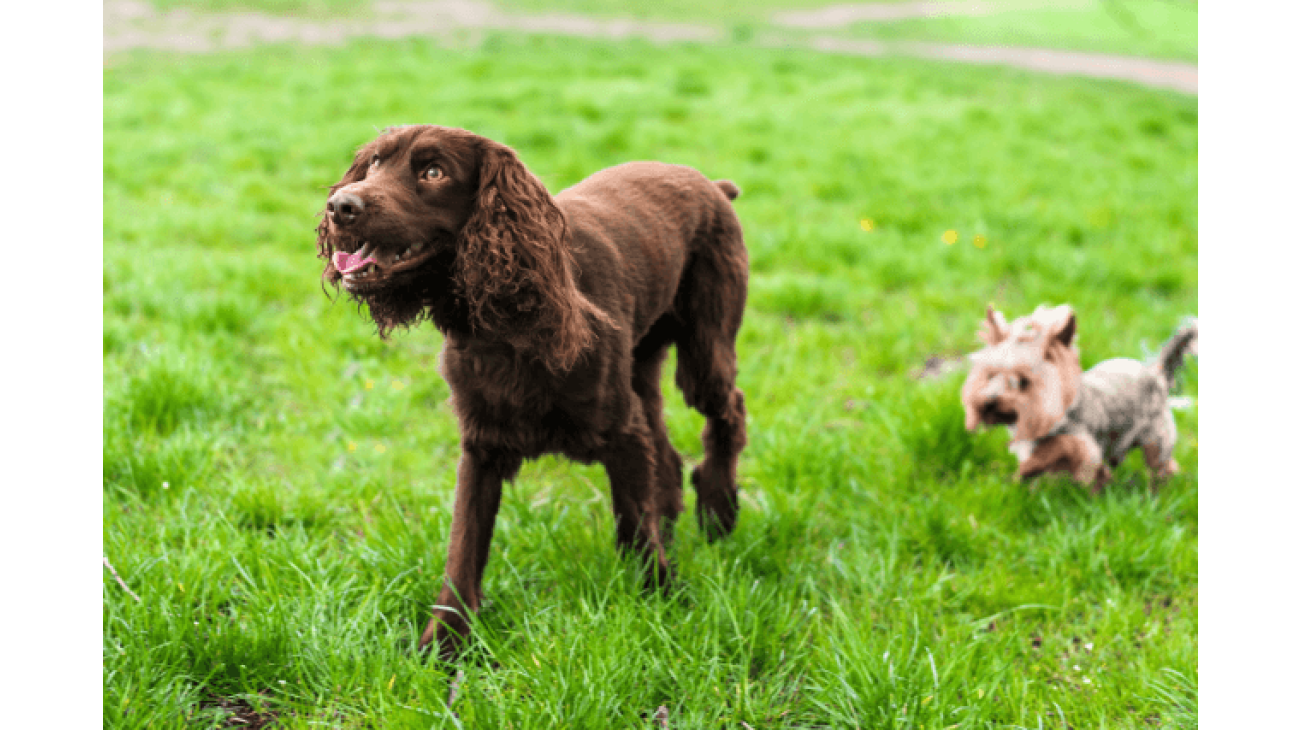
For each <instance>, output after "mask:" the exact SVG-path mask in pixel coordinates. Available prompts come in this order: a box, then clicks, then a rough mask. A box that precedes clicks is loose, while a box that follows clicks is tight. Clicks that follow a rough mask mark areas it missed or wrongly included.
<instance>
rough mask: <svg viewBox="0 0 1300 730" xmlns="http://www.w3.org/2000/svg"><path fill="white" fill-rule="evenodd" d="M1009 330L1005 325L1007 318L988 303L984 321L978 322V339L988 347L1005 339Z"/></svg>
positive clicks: (1009, 332)
mask: <svg viewBox="0 0 1300 730" xmlns="http://www.w3.org/2000/svg"><path fill="white" fill-rule="evenodd" d="M1010 334H1011V330H1010V329H1009V328H1008V327H1007V318H1006V317H1003V316H1002V313H1001V312H999V311H998V310H996V309H994V308H993V305H992V304H990V305H989V308H988V313H987V315H986V316H985V318H984V321H983V322H981V323H980V332H979V335H980V339H981V340H984V342H985V343H986V344H987V345H989V346H990V347H992V346H994V345H996V344H998V343H999V342H1001V341H1003V340H1005V339H1006V338H1007V336H1008V335H1010Z"/></svg>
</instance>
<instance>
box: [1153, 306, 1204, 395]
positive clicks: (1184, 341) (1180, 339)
mask: <svg viewBox="0 0 1300 730" xmlns="http://www.w3.org/2000/svg"><path fill="white" fill-rule="evenodd" d="M1196 335H1197V324H1196V319H1195V318H1192V319H1189V320H1188V321H1187V322H1186V323H1185V324H1183V326H1182V327H1179V328H1178V331H1177V332H1175V333H1174V336H1173V337H1170V338H1169V341H1168V342H1166V343H1165V344H1164V347H1161V348H1160V354H1159V355H1156V361H1155V363H1154V365H1155V367H1156V369H1157V370H1158V371H1159V372H1160V374H1161V375H1163V376H1165V380H1166V381H1168V382H1170V383H1172V382H1173V381H1174V375H1175V374H1177V373H1178V370H1179V369H1180V368H1182V366H1183V358H1184V357H1186V356H1187V355H1195V354H1196V349H1197V348H1196Z"/></svg>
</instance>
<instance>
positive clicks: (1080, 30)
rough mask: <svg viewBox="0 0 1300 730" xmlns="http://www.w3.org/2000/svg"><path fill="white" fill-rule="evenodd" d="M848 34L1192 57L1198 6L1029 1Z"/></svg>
mask: <svg viewBox="0 0 1300 730" xmlns="http://www.w3.org/2000/svg"><path fill="white" fill-rule="evenodd" d="M848 33H849V34H850V35H854V36H860V37H866V38H874V39H880V40H890V41H900V40H906V41H930V42H937V43H969V44H975V45H998V46H1033V47H1039V48H1061V49H1069V50H1076V51H1093V52H1098V53H1114V54H1123V55H1130V56H1150V57H1154V58H1169V59H1176V60H1185V61H1195V60H1196V59H1197V41H1198V35H1197V7H1196V4H1195V3H1192V2H1186V1H1185V0H1072V1H1071V2H1066V3H1062V4H1054V3H1043V4H1041V5H1040V4H1038V3H1032V4H1026V7H1025V8H1023V9H1018V10H1015V11H1011V12H1000V13H994V14H991V15H981V16H949V17H943V18H926V19H916V20H901V21H895V22H880V23H855V24H853V25H852V26H851V27H850V28H849V29H848Z"/></svg>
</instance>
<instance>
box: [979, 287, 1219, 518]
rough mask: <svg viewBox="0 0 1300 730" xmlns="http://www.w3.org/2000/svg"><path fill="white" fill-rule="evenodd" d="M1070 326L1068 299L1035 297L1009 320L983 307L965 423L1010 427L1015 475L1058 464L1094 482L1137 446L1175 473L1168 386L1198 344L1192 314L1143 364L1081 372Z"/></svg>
mask: <svg viewBox="0 0 1300 730" xmlns="http://www.w3.org/2000/svg"><path fill="white" fill-rule="evenodd" d="M1075 330H1076V325H1075V316H1074V310H1073V309H1071V308H1070V307H1069V306H1067V305H1062V306H1059V307H1056V308H1054V309H1048V308H1046V307H1039V308H1038V309H1036V310H1035V311H1034V313H1033V314H1031V315H1029V316H1027V317H1021V318H1020V319H1017V320H1015V321H1014V322H1012V323H1010V324H1008V323H1007V320H1006V318H1005V317H1003V316H1002V313H1001V312H998V311H995V310H994V309H993V308H992V307H989V309H988V315H987V317H986V319H985V321H984V324H983V327H982V328H981V330H980V337H981V338H982V339H983V340H984V342H985V343H986V344H987V347H985V348H984V349H983V350H981V351H979V352H976V353H975V354H973V355H971V371H970V375H968V376H967V378H966V383H965V384H964V385H963V386H962V393H961V400H962V405H963V407H964V408H965V410H966V429H967V430H968V431H973V430H975V429H976V428H977V427H978V426H979V425H981V424H984V425H990V426H992V425H1005V426H1007V427H1008V428H1010V429H1011V432H1012V443H1011V451H1012V453H1014V454H1015V455H1016V458H1017V459H1019V461H1020V468H1019V470H1018V472H1017V473H1018V475H1019V476H1020V478H1021V479H1029V478H1032V477H1034V476H1037V475H1039V474H1043V473H1046V472H1065V473H1068V474H1070V475H1071V476H1072V477H1073V478H1074V479H1075V480H1076V481H1078V482H1081V483H1084V484H1089V485H1092V487H1093V491H1094V492H1096V491H1099V490H1100V489H1101V488H1102V487H1103V486H1104V485H1105V484H1106V482H1107V481H1108V480H1109V478H1110V474H1111V470H1112V469H1114V468H1115V467H1117V466H1118V465H1119V463H1120V462H1121V461H1123V459H1124V457H1125V456H1127V455H1128V453H1129V451H1131V450H1132V449H1134V448H1138V447H1141V449H1142V452H1143V455H1144V457H1145V458H1146V463H1147V467H1148V468H1149V469H1150V470H1151V472H1152V474H1153V476H1155V477H1156V478H1157V479H1159V478H1163V477H1166V476H1168V475H1170V474H1174V473H1177V471H1178V464H1177V462H1175V461H1174V459H1173V452H1174V443H1175V441H1176V440H1177V438H1178V432H1177V430H1176V428H1175V426H1174V416H1173V413H1172V412H1171V411H1170V410H1169V388H1170V385H1171V384H1172V382H1173V379H1174V375H1175V373H1176V372H1177V370H1178V368H1180V367H1181V366H1182V363H1183V357H1184V355H1186V354H1188V353H1192V352H1195V347H1196V335H1197V328H1196V324H1195V322H1194V321H1193V322H1192V323H1190V324H1188V325H1187V326H1184V327H1183V328H1181V329H1179V330H1178V332H1176V333H1175V334H1174V336H1173V337H1172V338H1171V339H1170V340H1169V341H1168V342H1167V343H1165V345H1164V347H1163V348H1162V349H1161V351H1160V354H1159V355H1158V356H1157V357H1156V359H1155V361H1154V362H1153V363H1151V364H1150V365H1143V364H1142V363H1140V362H1138V361H1137V360H1129V359H1124V358H1116V359H1113V360H1106V361H1105V362H1101V363H1098V364H1097V365H1096V366H1094V367H1093V368H1091V369H1090V370H1088V371H1087V372H1084V371H1083V369H1082V368H1081V367H1080V366H1079V352H1078V349H1077V348H1076V347H1075Z"/></svg>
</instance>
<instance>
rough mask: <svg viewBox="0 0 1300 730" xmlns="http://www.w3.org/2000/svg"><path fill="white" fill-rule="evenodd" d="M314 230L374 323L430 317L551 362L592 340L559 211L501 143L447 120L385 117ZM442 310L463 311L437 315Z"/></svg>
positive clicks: (567, 361) (334, 277)
mask: <svg viewBox="0 0 1300 730" xmlns="http://www.w3.org/2000/svg"><path fill="white" fill-rule="evenodd" d="M316 236H317V238H316V250H317V255H318V256H320V257H321V258H323V259H325V271H324V273H323V277H324V279H325V280H326V281H328V282H330V283H332V284H335V285H340V284H341V285H342V287H343V288H344V289H345V290H346V291H347V292H348V293H349V294H350V295H351V296H352V297H353V298H355V299H357V300H358V301H360V302H364V303H365V304H366V305H368V307H369V309H370V314H371V316H372V317H373V318H374V320H375V323H376V324H377V325H378V327H379V331H380V334H381V335H386V334H387V333H388V332H389V331H390V330H392V329H393V328H395V327H399V326H406V325H410V324H414V323H417V322H419V321H420V320H421V319H423V318H425V317H433V318H434V320H435V323H437V324H439V326H440V327H444V326H457V325H458V326H463V327H465V328H466V329H468V330H469V331H470V332H471V333H472V334H475V335H479V336H484V335H486V336H490V337H493V338H496V339H498V340H500V341H504V342H509V343H510V344H512V345H515V346H516V347H519V348H520V349H523V350H526V351H528V352H530V353H532V354H533V355H534V356H536V357H538V358H539V359H541V360H542V361H543V362H544V363H545V364H546V365H547V367H550V368H552V369H564V368H567V367H570V366H571V365H572V364H573V363H574V362H575V361H576V360H577V358H578V356H579V355H580V354H581V353H582V351H583V350H584V349H585V348H586V347H587V346H588V345H589V344H590V340H591V338H592V332H591V328H590V325H589V322H588V320H587V315H588V314H589V310H590V309H591V305H590V304H589V303H588V302H587V301H586V299H585V298H584V297H582V295H581V294H580V293H579V292H578V291H577V288H576V286H575V285H574V276H575V272H574V271H573V260H572V256H571V254H570V252H569V248H568V242H567V229H566V224H565V219H564V215H563V214H562V213H561V212H560V209H559V208H558V207H557V206H556V204H555V201H554V200H553V199H552V198H551V196H550V194H549V193H548V192H547V191H546V187H545V186H543V185H542V183H541V181H539V180H538V179H537V178H536V177H535V176H534V175H533V174H532V173H531V172H529V171H528V169H527V168H526V167H524V165H523V163H521V162H520V161H519V158H518V157H516V156H515V153H514V151H513V150H511V149H510V148H509V147H506V146H505V145H502V144H499V143H497V142H494V141H492V140H489V139H486V138H484V137H480V136H478V135H476V134H473V133H471V132H467V131H465V130H462V129H453V128H448V127H436V126H427V125H421V126H408V127H397V128H392V129H389V130H387V131H385V132H384V133H383V134H381V135H380V136H379V137H378V138H377V139H375V140H374V141H372V142H370V143H369V144H367V145H365V146H363V147H362V148H361V149H360V150H359V151H358V152H357V154H356V157H355V159H354V160H353V162H352V166H351V167H349V168H348V171H347V172H346V173H345V174H344V175H343V179H342V180H340V181H339V182H338V183H336V184H334V185H333V186H331V187H330V194H329V199H328V201H327V203H326V207H325V211H324V216H323V220H322V221H321V223H320V225H319V226H318V227H317V229H316ZM440 312H454V313H455V314H454V316H452V317H451V318H452V319H454V320H463V322H460V321H458V322H454V323H452V324H451V325H449V324H448V323H447V322H438V319H439V313H440ZM445 316H447V315H445Z"/></svg>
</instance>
